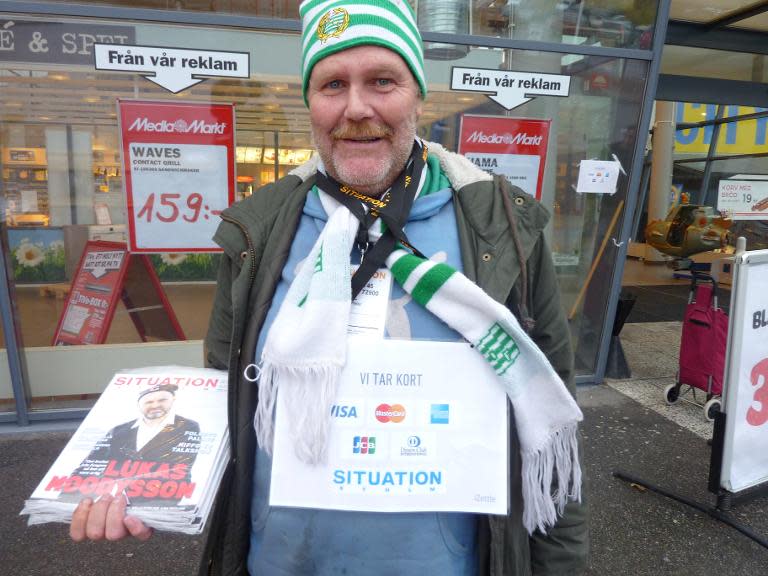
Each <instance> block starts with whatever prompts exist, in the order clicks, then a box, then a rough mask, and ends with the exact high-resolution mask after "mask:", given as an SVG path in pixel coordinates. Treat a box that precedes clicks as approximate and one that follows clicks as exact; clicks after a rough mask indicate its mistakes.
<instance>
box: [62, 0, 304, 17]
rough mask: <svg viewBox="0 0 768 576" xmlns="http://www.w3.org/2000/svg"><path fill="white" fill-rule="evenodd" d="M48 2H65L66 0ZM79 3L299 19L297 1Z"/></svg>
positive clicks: (93, 0) (99, 0)
mask: <svg viewBox="0 0 768 576" xmlns="http://www.w3.org/2000/svg"><path fill="white" fill-rule="evenodd" d="M50 1H52V2H66V1H67V0H50ZM81 3H83V4H85V3H88V4H102V5H107V6H125V7H128V8H149V9H153V10H183V11H190V12H221V13H225V14H247V15H248V16H259V17H262V18H288V19H296V18H298V17H299V2H298V1H297V0H82V1H81Z"/></svg>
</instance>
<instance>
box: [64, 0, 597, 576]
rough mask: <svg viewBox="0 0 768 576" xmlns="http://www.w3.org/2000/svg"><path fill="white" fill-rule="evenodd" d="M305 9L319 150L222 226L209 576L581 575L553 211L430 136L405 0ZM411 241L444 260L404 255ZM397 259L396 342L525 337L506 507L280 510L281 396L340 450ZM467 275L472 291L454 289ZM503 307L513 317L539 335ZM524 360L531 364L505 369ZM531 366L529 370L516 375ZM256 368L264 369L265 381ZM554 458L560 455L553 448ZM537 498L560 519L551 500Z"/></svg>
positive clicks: (323, 0)
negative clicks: (415, 274)
mask: <svg viewBox="0 0 768 576" xmlns="http://www.w3.org/2000/svg"><path fill="white" fill-rule="evenodd" d="M300 13H301V16H302V19H303V36H302V38H303V88H304V94H305V100H306V102H307V104H308V106H309V111H310V118H311V125H312V133H313V138H314V140H315V144H316V146H317V149H318V156H319V158H317V157H316V158H314V159H313V160H312V161H310V162H309V163H308V164H306V165H304V166H300V167H299V168H297V169H296V170H294V171H293V172H292V173H291V174H289V175H288V176H286V177H285V178H283V179H281V180H279V181H278V182H276V183H274V184H273V185H269V186H266V187H264V188H262V189H260V190H258V191H256V193H254V195H253V196H252V197H251V198H249V199H247V200H245V201H244V202H242V203H240V204H237V205H235V206H232V207H231V208H230V209H228V210H226V211H225V212H224V213H223V214H222V219H223V221H224V222H223V223H222V225H221V226H220V228H219V230H218V232H217V234H216V241H217V242H218V243H219V244H220V245H221V246H222V248H223V249H224V252H225V258H224V259H223V261H222V266H221V269H220V271H219V278H218V291H217V296H216V301H215V303H214V310H213V314H212V316H211V323H210V327H209V332H208V335H207V337H206V346H207V355H208V360H209V362H210V364H212V365H213V366H215V367H229V370H230V382H232V383H233V385H232V386H231V387H230V398H229V402H230V414H231V417H232V421H231V423H230V434H231V439H232V450H233V461H232V464H231V465H230V467H229V469H228V472H227V476H226V478H225V480H224V486H223V487H222V490H221V494H222V498H220V502H219V505H218V508H217V513H216V515H215V517H214V519H213V521H212V529H211V534H210V537H209V541H208V546H207V550H206V554H205V558H204V565H203V570H202V573H210V574H227V575H229V574H246V573H250V574H267V575H272V574H285V575H288V574H291V575H293V574H340V573H348V574H405V575H409V574H441V575H442V574H462V575H467V574H529V573H531V572H534V573H541V574H571V573H577V572H578V571H580V570H581V569H583V568H584V566H585V564H586V550H587V544H586V542H587V526H586V511H585V506H584V504H583V501H582V503H581V504H580V503H578V502H577V501H573V502H569V503H567V504H566V500H567V497H566V495H571V496H574V498H575V500H578V499H579V498H578V493H579V492H580V487H581V481H580V475H579V473H578V471H579V468H578V462H577V460H576V458H575V426H576V422H577V421H578V419H580V413H579V412H578V408H577V407H575V403H574V402H573V399H572V397H571V395H570V394H568V392H567V391H566V389H565V387H564V386H563V382H565V383H566V385H567V386H568V387H569V389H570V390H571V392H573V366H572V364H573V358H572V351H571V346H570V336H569V331H568V326H567V324H566V321H565V318H564V315H563V312H562V310H561V308H560V303H559V297H558V289H557V283H556V278H555V274H554V268H553V265H552V262H551V258H550V255H549V252H548V250H547V247H546V245H545V241H544V237H543V228H544V226H545V224H546V222H547V218H548V216H547V214H546V211H545V210H544V209H543V208H542V207H540V206H539V205H538V204H536V203H535V201H534V200H532V199H531V198H530V197H529V196H527V195H525V194H524V193H523V192H522V191H520V190H519V189H516V188H512V187H510V186H509V185H508V184H507V183H506V182H505V181H503V180H501V179H493V178H492V177H491V176H489V175H487V174H486V173H484V172H482V171H480V170H479V169H477V168H475V167H474V165H472V164H471V163H470V162H469V161H467V160H466V159H464V158H462V157H459V156H457V155H455V154H451V153H449V152H447V151H445V150H444V149H443V148H442V147H440V146H439V145H436V144H431V143H424V142H422V141H421V140H419V139H418V138H416V126H417V122H418V119H419V116H420V114H421V110H422V100H423V98H424V97H425V96H426V82H425V79H424V73H423V56H422V46H421V38H420V36H419V34H418V31H417V29H416V24H415V18H414V16H413V13H412V11H411V9H410V6H409V5H408V4H407V2H405V1H386V0H377V1H372V0H367V1H364V0H358V1H348V2H334V1H329V0H307V1H305V2H303V3H302V4H301V7H300ZM364 205H365V206H366V208H363V206H364ZM376 216H378V217H376ZM382 220H384V225H383V226H382V224H381V221H382ZM406 225H407V230H406ZM406 232H407V234H406ZM402 246H406V247H411V248H412V249H413V251H414V253H416V254H420V255H427V256H431V259H422V258H418V257H417V256H410V255H409V254H405V253H404V252H403V251H402V250H401V249H400V248H401V247H402ZM361 255H364V258H363V259H362V263H361V265H360V268H359V269H358V270H357V272H356V273H355V274H354V276H352V277H351V279H350V272H349V270H348V268H349V264H350V260H352V261H353V263H355V264H356V263H358V262H360V260H361ZM410 258H413V259H416V260H417V261H418V262H412V261H410V260H409V259H410ZM408 262H412V265H411V264H410V263H408ZM404 263H405V264H404ZM422 265H424V266H426V267H429V270H427V271H426V272H425V273H424V276H423V278H427V277H435V276H437V277H439V280H438V281H436V282H433V283H431V284H429V286H421V287H422V288H429V289H430V290H431V292H430V297H431V298H432V299H431V300H430V301H429V302H427V301H426V300H428V299H425V298H424V293H425V291H424V290H420V291H418V290H417V291H413V292H411V291H410V290H411V289H412V285H411V284H416V285H417V286H419V285H420V281H419V282H418V283H417V282H415V281H414V282H413V283H409V281H408V278H407V276H408V273H409V272H411V271H416V270H420V269H421V266H422ZM384 267H386V268H389V269H391V270H392V271H393V275H394V276H395V277H396V278H397V280H398V282H397V283H395V284H394V285H393V288H392V295H391V299H390V309H389V311H388V321H387V334H388V335H389V336H396V337H406V336H407V337H411V338H414V339H433V340H457V339H459V340H460V339H465V340H467V341H469V342H471V343H475V342H477V338H476V335H479V334H480V333H483V332H484V331H485V329H486V328H487V323H486V320H490V321H491V322H490V323H491V325H493V326H502V327H503V332H505V333H506V335H507V336H509V335H510V334H512V335H513V336H514V338H513V339H512V338H507V339H504V341H505V342H506V341H507V340H512V343H513V344H515V345H516V346H515V350H516V349H517V345H519V347H520V350H522V352H521V353H520V354H519V356H511V355H509V354H506V355H504V354H500V355H498V356H493V360H494V361H496V360H498V359H499V358H502V359H504V360H505V362H506V363H505V365H504V367H503V369H502V368H499V369H498V370H496V373H497V374H498V375H499V383H500V384H501V385H503V386H504V387H505V389H506V390H507V393H508V396H510V398H511V399H512V402H513V404H514V413H511V415H510V426H509V429H510V440H509V442H510V454H511V457H510V470H509V477H508V485H509V492H510V506H509V513H508V515H507V516H506V517H504V516H491V517H485V516H478V515H473V514H433V513H429V514H426V513H408V514H399V513H398V514H374V513H360V512H341V511H332V510H307V509H295V508H281V507H270V506H269V504H268V495H269V478H270V469H271V465H272V462H271V453H270V451H271V442H272V434H273V428H272V424H273V420H272V416H273V406H274V402H275V397H276V393H277V391H278V389H279V391H280V394H286V395H287V397H289V398H296V400H295V401H289V402H287V403H286V404H287V405H288V408H287V409H288V414H289V417H290V418H291V421H292V423H293V424H295V425H296V428H297V433H296V435H295V436H296V438H295V448H296V453H297V455H301V458H302V459H304V460H305V461H307V462H315V463H316V462H322V461H323V458H324V457H325V452H324V449H325V435H326V433H327V414H328V412H326V406H327V402H328V398H330V399H331V401H332V399H333V391H334V390H335V385H336V378H337V376H336V375H337V372H338V370H339V369H340V368H341V367H343V364H344V353H343V348H344V341H345V340H344V339H345V337H346V332H345V329H346V322H347V320H348V318H349V305H350V300H351V298H352V296H353V295H354V294H356V293H357V292H358V291H359V290H360V288H361V285H362V286H364V285H365V283H366V282H367V280H368V279H369V277H370V276H369V275H370V274H372V273H374V272H375V271H376V270H377V269H378V268H384ZM457 270H459V271H461V272H463V275H462V274H460V273H458V272H456V271H457ZM433 271H437V272H438V274H436V275H435V274H433V273H432V272H433ZM468 279H469V280H468ZM470 280H471V281H470ZM401 282H402V286H405V287H406V288H408V290H409V291H408V292H407V291H405V290H404V289H403V288H402V287H401ZM454 285H455V286H459V287H460V289H459V290H453V291H452V290H451V288H452V287H453V286H454ZM478 287H479V288H478ZM481 289H482V290H481ZM395 303H397V305H396V306H395ZM499 303H501V304H504V305H505V306H506V307H508V308H510V309H511V310H513V311H514V312H515V314H516V315H517V316H518V317H519V318H520V319H521V322H522V323H523V325H524V326H525V327H527V329H528V330H529V331H530V336H531V338H532V339H533V341H534V342H535V343H536V344H537V345H538V348H536V347H535V346H534V345H533V344H530V345H529V344H528V342H530V340H529V339H528V336H526V335H525V333H524V332H523V330H521V329H520V328H519V327H518V326H516V325H517V322H516V321H515V320H514V318H513V317H512V315H511V314H510V313H509V311H508V310H507V308H505V306H501V305H500V304H499ZM443 304H445V305H443ZM539 348H540V351H539ZM478 351H479V350H478ZM502 352H505V351H502ZM507 352H508V350H507ZM541 352H543V353H544V354H545V355H546V358H548V360H549V362H551V364H552V366H554V369H555V370H556V371H557V372H556V373H555V372H554V371H553V370H552V366H550V365H549V363H548V362H547V361H546V360H545V359H544V355H542V354H541ZM486 359H487V360H489V362H490V361H491V358H490V357H486ZM507 360H509V361H508V362H507ZM508 364H514V367H513V369H512V370H510V371H509V372H506V369H507V365H508ZM253 365H257V366H260V368H259V369H255V368H254V367H253ZM520 367H522V368H523V373H522V376H523V377H518V378H517V379H516V381H515V382H510V381H509V379H508V375H509V374H510V373H513V372H515V371H517V370H518V369H519V368H520ZM257 373H258V374H260V378H259V379H258V382H256V383H253V382H250V381H249V380H251V379H252V378H253V376H254V375H255V374H257ZM552 375H554V379H553V378H552ZM518 376H520V374H518ZM528 376H530V378H527V377H528ZM555 380H556V382H555ZM526 383H534V384H535V385H532V386H525V385H524V384H526ZM540 391H546V392H547V394H550V393H551V395H549V396H548V397H551V398H552V399H553V400H552V403H551V404H549V405H548V404H546V403H543V402H542V401H541V400H542V399H541V397H538V398H537V397H536V396H537V393H538V392H540ZM521 398H523V399H525V400H526V401H523V402H521ZM302 399H303V400H302ZM527 399H530V400H531V402H530V404H529V403H528V402H527ZM315 400H317V401H315ZM318 406H319V408H318ZM561 409H562V412H561ZM550 413H552V414H557V415H558V416H556V417H555V419H554V420H553V425H554V428H553V430H558V431H559V432H557V433H555V434H553V436H556V437H558V438H568V440H566V441H565V442H564V444H568V446H569V447H564V448H563V450H562V452H564V453H566V454H567V456H566V459H567V460H568V462H563V469H568V471H569V472H568V473H567V474H565V475H562V476H558V475H557V474H556V473H555V477H556V478H559V480H560V482H559V483H558V487H559V488H560V489H559V490H556V491H555V493H556V494H557V498H559V502H558V503H557V505H553V503H552V501H551V500H550V496H551V494H550V491H551V488H552V486H551V485H550V484H549V482H547V481H546V480H544V481H542V480H540V481H539V482H538V483H537V482H536V481H535V480H534V481H532V480H531V478H536V477H537V474H536V470H539V471H541V472H542V476H541V477H542V478H552V474H553V470H552V467H551V466H550V467H549V468H547V466H546V465H543V468H542V464H541V463H539V464H538V466H539V468H537V464H536V463H533V464H532V463H531V459H530V454H531V451H530V450H528V439H529V438H530V437H531V436H536V435H537V434H536V433H533V434H531V432H532V430H531V429H529V428H528V426H529V425H532V426H533V428H535V429H537V430H538V431H539V432H540V431H541V430H540V428H538V427H539V424H540V423H539V422H537V420H539V419H546V418H547V417H548V415H549V414H550ZM566 414H567V416H566ZM254 415H255V429H256V433H255V434H254V431H253V428H252V427H251V424H252V422H253V421H254ZM560 415H562V416H563V417H562V418H560ZM298 430H311V431H312V432H313V433H312V434H302V433H299V432H298ZM561 433H562V435H560V434H561ZM543 436H547V434H544V435H543ZM521 438H523V440H524V446H523V447H522V449H521ZM550 439H551V438H550ZM546 443H547V442H545V444H546ZM542 453H543V454H550V455H552V452H551V447H550V448H547V447H544V448H543V452H542ZM557 458H559V456H557V457H555V456H553V459H557ZM541 460H542V461H544V460H547V459H546V458H542V459H541ZM549 461H550V462H551V461H552V460H549ZM574 461H575V462H576V466H575V467H573V466H572V464H573V462H574ZM558 462H559V461H558ZM532 483H533V484H534V486H533V487H532V486H531V484H532ZM535 484H539V485H538V486H535ZM537 489H538V492H537ZM542 493H543V494H542ZM536 498H538V500H536ZM534 500H535V503H538V504H540V505H541V509H542V510H544V509H546V510H549V511H550V512H551V514H550V513H549V512H542V513H541V514H538V513H537V512H536V506H535V505H533V504H532V502H533V501H534ZM114 508H119V503H118V504H116V505H115V506H114ZM556 510H557V512H561V514H559V513H556ZM95 516H97V520H96V521H92V520H91V518H90V517H87V516H85V517H83V518H81V519H79V520H78V524H77V526H78V530H80V529H81V527H82V526H83V525H85V524H86V523H87V522H93V523H94V525H97V526H104V524H105V522H104V519H105V518H106V517H107V516H110V517H111V518H112V519H113V522H111V523H110V524H109V525H110V526H113V527H114V526H115V524H116V521H117V520H120V519H121V518H122V517H121V516H120V513H119V509H118V510H117V512H114V513H112V512H110V507H107V506H104V509H103V510H102V509H99V510H97V514H95ZM555 516H557V518H555ZM74 525H75V523H74V520H73V526H74ZM539 527H542V528H544V529H545V530H546V534H545V533H544V531H542V530H541V529H540V528H539ZM115 530H116V531H120V530H123V533H124V532H125V529H123V528H120V527H119V526H118V527H117V528H116V529H115ZM128 530H130V531H131V533H134V532H133V530H132V529H131V528H130V527H129V528H128ZM137 530H138V529H137ZM529 532H530V534H529ZM97 534H98V531H97ZM139 534H140V535H141V536H143V533H141V532H139Z"/></svg>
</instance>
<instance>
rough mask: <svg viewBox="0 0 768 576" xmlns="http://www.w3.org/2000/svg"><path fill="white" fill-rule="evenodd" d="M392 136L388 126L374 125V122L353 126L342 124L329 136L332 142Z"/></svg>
mask: <svg viewBox="0 0 768 576" xmlns="http://www.w3.org/2000/svg"><path fill="white" fill-rule="evenodd" d="M392 134H393V132H392V129H391V128H390V127H389V126H385V125H381V124H376V123H375V122H359V123H354V124H342V125H341V126H338V127H336V128H334V130H333V132H331V136H332V137H333V139H334V140H347V139H349V140H359V139H367V138H389V137H391V136H392Z"/></svg>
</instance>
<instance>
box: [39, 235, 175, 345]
mask: <svg viewBox="0 0 768 576" xmlns="http://www.w3.org/2000/svg"><path fill="white" fill-rule="evenodd" d="M118 300H120V301H122V302H123V304H124V305H125V311H126V312H127V313H128V317H129V318H130V319H131V321H132V322H133V325H134V326H135V327H136V331H137V332H138V333H139V336H140V337H141V340H142V341H143V342H147V341H149V340H150V339H153V340H184V339H185V338H184V332H183V331H182V329H181V326H180V325H179V321H178V320H177V319H176V314H175V313H174V312H173V309H172V308H171V304H170V302H169V301H168V297H167V296H166V295H165V291H164V290H163V287H162V285H161V284H160V280H159V279H158V277H157V274H156V273H155V270H154V268H153V267H152V264H151V263H150V261H149V257H148V256H146V255H145V254H133V255H132V254H131V253H130V252H128V247H127V246H126V245H125V243H123V242H106V241H96V240H91V241H89V242H87V243H86V245H85V249H84V250H83V255H82V257H81V258H80V264H79V265H78V267H77V272H76V273H75V278H74V280H72V287H71V289H70V291H69V296H68V298H67V303H66V305H65V306H64V310H63V312H62V314H61V317H60V318H59V325H58V326H57V327H56V334H55V335H54V337H53V346H62V345H80V344H103V343H104V342H106V340H107V334H108V333H109V327H110V325H111V324H112V318H113V317H114V315H115V309H116V307H117V303H118Z"/></svg>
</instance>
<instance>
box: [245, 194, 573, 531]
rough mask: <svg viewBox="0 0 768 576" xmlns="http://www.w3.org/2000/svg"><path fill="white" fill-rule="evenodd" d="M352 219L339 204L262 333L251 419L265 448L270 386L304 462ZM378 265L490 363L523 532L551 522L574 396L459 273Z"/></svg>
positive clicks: (559, 506)
mask: <svg viewBox="0 0 768 576" xmlns="http://www.w3.org/2000/svg"><path fill="white" fill-rule="evenodd" d="M323 195H324V193H322V194H321V196H323ZM337 204H338V203H337ZM357 227H358V221H357V219H356V218H355V217H354V216H352V214H351V213H350V212H349V210H348V209H347V208H345V207H344V206H341V205H338V207H337V208H336V209H335V211H334V212H332V213H331V215H330V218H329V219H328V222H327V224H326V226H325V228H324V229H323V231H322V233H321V234H320V237H319V238H318V240H317V242H316V243H315V245H314V247H313V248H312V250H311V251H310V254H309V256H308V257H307V259H306V260H305V263H304V265H303V266H302V267H301V269H300V270H299V273H298V274H297V276H296V279H295V280H294V281H293V283H292V284H291V286H290V288H289V289H288V293H287V294H286V297H285V299H284V300H283V303H282V305H281V307H280V310H279V312H278V315H277V317H276V318H275V320H274V322H273V324H272V327H271V329H270V331H269V333H268V335H267V340H266V343H265V346H264V351H263V354H262V358H261V360H262V367H261V376H260V381H259V405H258V408H257V411H256V414H255V417H254V426H255V429H256V434H257V437H258V441H259V445H260V446H261V447H262V448H263V449H265V450H267V451H268V452H271V447H272V435H273V426H274V422H273V411H274V406H275V401H276V397H277V390H278V387H279V389H280V394H285V395H286V398H285V405H286V406H287V417H288V419H289V420H290V426H289V428H290V429H291V430H292V432H293V434H294V438H293V443H294V448H295V451H296V454H297V456H298V457H299V458H300V459H301V460H303V461H305V462H308V463H311V464H318V463H321V462H323V461H324V459H325V452H326V442H327V437H328V433H329V427H330V420H331V419H330V408H331V405H332V404H333V402H334V399H335V396H336V391H337V388H338V380H339V376H340V373H341V370H342V368H343V367H344V364H345V363H346V337H347V322H348V319H349V313H350V308H351V302H350V299H351V287H350V282H351V267H350V262H349V255H350V252H351V250H352V246H353V243H354V239H355V234H356V232H357ZM386 263H387V266H388V267H389V268H390V270H391V271H392V275H393V277H394V278H395V280H396V281H397V282H398V283H399V284H400V285H401V286H402V287H403V289H404V290H405V291H406V292H408V293H409V294H411V296H412V298H413V300H414V301H416V302H418V303H419V304H420V305H421V306H424V307H425V308H426V309H427V310H429V311H430V312H432V313H433V314H434V315H435V316H437V317H438V318H440V319H441V320H442V321H443V322H445V323H446V324H448V325H449V326H450V327H451V328H453V329H454V330H456V331H457V332H459V333H460V334H461V335H462V336H463V337H464V338H465V339H466V340H467V341H468V342H469V343H470V344H471V345H472V346H473V347H474V348H475V350H477V351H478V353H479V354H481V355H482V356H483V358H485V359H486V360H487V361H488V362H489V363H490V364H491V366H492V367H493V369H494V371H495V372H496V375H497V376H498V378H499V383H500V384H501V385H502V386H503V387H504V390H505V391H506V394H507V397H508V398H509V399H510V401H511V403H512V406H513V408H514V412H515V422H516V426H517V435H518V437H519V439H520V447H521V453H522V486H523V499H524V511H523V523H524V525H525V527H526V529H527V530H528V531H529V532H533V530H535V529H536V528H539V529H540V530H542V531H543V530H545V529H546V528H547V527H548V526H552V525H553V524H554V523H555V521H556V519H557V514H558V513H560V514H561V513H562V511H563V508H564V507H565V505H566V503H567V502H568V500H577V501H580V499H581V467H580V465H579V457H578V443H577V426H578V422H580V421H581V420H582V418H583V416H582V413H581V410H580V409H579V407H578V405H577V404H576V401H575V400H574V399H573V397H572V396H571V394H570V393H569V392H568V390H567V389H566V387H565V385H564V384H563V382H562V380H561V379H560V378H559V376H558V375H557V373H556V372H555V370H554V369H553V368H552V366H551V364H550V363H549V361H548V360H547V358H546V356H545V355H544V354H543V353H542V351H541V350H540V349H539V348H538V347H537V346H536V344H534V342H533V341H532V340H531V339H530V338H529V336H528V335H527V334H526V333H525V331H524V330H523V329H522V328H521V327H520V325H519V324H518V322H517V320H516V319H515V317H514V315H513V314H512V313H511V312H510V311H509V310H508V309H507V308H506V307H504V306H503V305H501V304H500V303H498V302H496V301H495V300H494V299H493V298H491V297H490V296H488V294H486V293H485V292H484V291H483V290H482V289H481V288H480V287H479V286H477V285H476V284H475V283H473V282H472V281H470V280H469V279H468V278H467V277H466V276H464V275H463V274H461V273H460V272H458V271H457V270H455V269H454V268H452V267H450V266H448V265H446V264H442V263H436V262H433V261H431V260H428V259H423V258H419V257H417V256H414V255H413V254H410V253H407V252H405V251H404V250H401V249H398V250H395V251H394V252H393V253H392V254H391V255H390V256H389V258H388V259H387V262H386ZM553 487H555V490H556V491H555V492H554V493H552V490H553Z"/></svg>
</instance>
